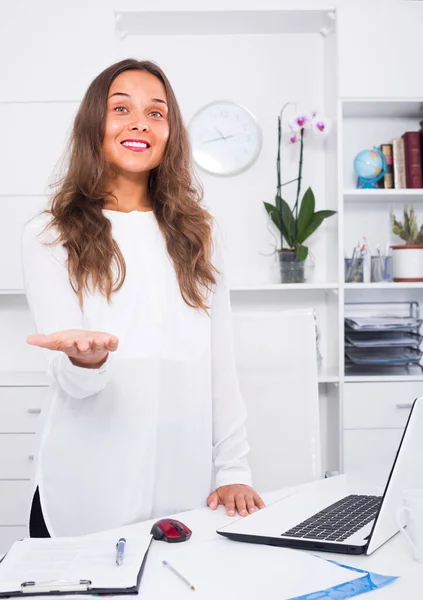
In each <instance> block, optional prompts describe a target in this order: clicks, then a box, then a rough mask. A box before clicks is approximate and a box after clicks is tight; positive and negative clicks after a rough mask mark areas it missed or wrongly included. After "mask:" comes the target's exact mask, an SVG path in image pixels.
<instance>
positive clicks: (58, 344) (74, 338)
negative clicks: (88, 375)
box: [26, 329, 119, 369]
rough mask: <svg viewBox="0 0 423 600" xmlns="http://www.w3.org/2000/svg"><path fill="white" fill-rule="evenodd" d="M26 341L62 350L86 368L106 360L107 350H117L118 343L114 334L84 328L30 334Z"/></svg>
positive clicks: (96, 367)
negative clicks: (45, 333)
mask: <svg viewBox="0 0 423 600" xmlns="http://www.w3.org/2000/svg"><path fill="white" fill-rule="evenodd" d="M26 341H27V343H28V344H30V345H31V346H39V347H40V348H47V349H48V350H58V351H59V352H64V353H65V354H67V355H68V356H69V359H70V361H71V362H72V363H73V364H74V365H76V366H77V367H85V368H88V369H98V368H100V367H101V365H102V364H103V363H105V362H106V359H107V356H108V354H109V352H114V351H115V350H117V347H118V344H119V340H118V338H117V337H116V336H115V335H111V334H110V333H104V332H102V331H86V330H84V329H67V330H65V331H58V332H56V333H51V334H49V335H44V334H41V333H40V334H35V335H30V336H28V337H27V339H26Z"/></svg>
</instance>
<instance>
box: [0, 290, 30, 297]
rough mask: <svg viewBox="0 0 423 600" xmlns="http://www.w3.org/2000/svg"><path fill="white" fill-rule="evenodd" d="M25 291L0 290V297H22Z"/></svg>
mask: <svg viewBox="0 0 423 600" xmlns="http://www.w3.org/2000/svg"><path fill="white" fill-rule="evenodd" d="M24 295H25V290H0V296H24Z"/></svg>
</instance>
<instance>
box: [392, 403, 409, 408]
mask: <svg viewBox="0 0 423 600" xmlns="http://www.w3.org/2000/svg"><path fill="white" fill-rule="evenodd" d="M396 406H397V408H411V407H412V406H413V405H412V404H411V402H404V403H402V404H401V403H400V404H397V405H396Z"/></svg>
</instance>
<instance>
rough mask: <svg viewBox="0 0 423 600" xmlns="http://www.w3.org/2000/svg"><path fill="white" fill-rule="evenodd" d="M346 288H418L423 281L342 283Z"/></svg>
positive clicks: (420, 287)
mask: <svg viewBox="0 0 423 600" xmlns="http://www.w3.org/2000/svg"><path fill="white" fill-rule="evenodd" d="M344 288H345V289H346V290H416V289H417V290H418V289H423V281H410V282H409V283H405V282H402V281H401V282H397V283H396V282H395V281H378V282H375V283H344Z"/></svg>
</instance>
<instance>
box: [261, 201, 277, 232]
mask: <svg viewBox="0 0 423 600" xmlns="http://www.w3.org/2000/svg"><path fill="white" fill-rule="evenodd" d="M263 204H264V208H265V209H266V210H267V214H268V215H269V217H270V218H271V220H272V222H273V223H274V224H275V225H276V227H277V228H278V229H279V231H281V217H280V214H279V211H278V209H277V208H276V206H275V205H274V204H270V202H263Z"/></svg>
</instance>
